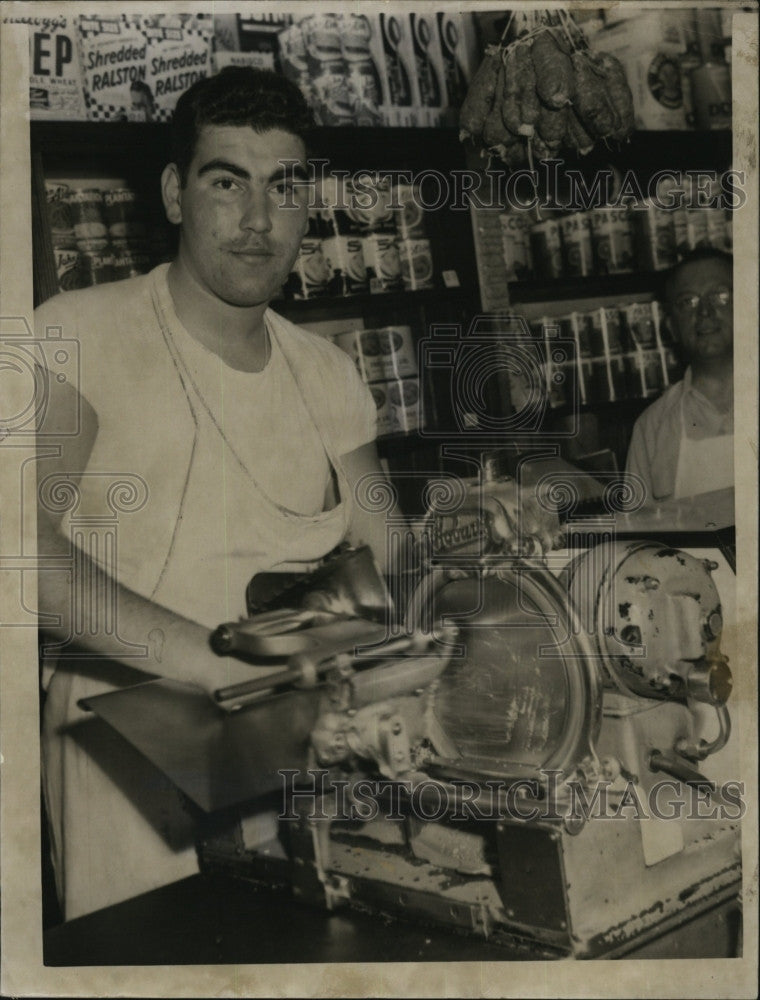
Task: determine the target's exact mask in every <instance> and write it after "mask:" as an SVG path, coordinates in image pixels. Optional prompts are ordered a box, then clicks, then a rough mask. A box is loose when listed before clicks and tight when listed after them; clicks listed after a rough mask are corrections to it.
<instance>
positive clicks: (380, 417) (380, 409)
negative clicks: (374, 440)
mask: <svg viewBox="0 0 760 1000" xmlns="http://www.w3.org/2000/svg"><path fill="white" fill-rule="evenodd" d="M369 391H370V392H371V393H372V398H373V399H374V401H375V406H376V407H377V436H378V437H382V436H383V435H384V434H389V433H390V430H391V405H390V400H389V399H388V387H387V384H386V383H385V382H376V383H375V384H374V385H371V386H370V387H369Z"/></svg>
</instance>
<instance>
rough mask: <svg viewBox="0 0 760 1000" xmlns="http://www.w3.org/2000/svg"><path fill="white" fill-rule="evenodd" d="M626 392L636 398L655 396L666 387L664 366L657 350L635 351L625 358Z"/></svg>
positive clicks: (660, 354)
mask: <svg viewBox="0 0 760 1000" xmlns="http://www.w3.org/2000/svg"><path fill="white" fill-rule="evenodd" d="M625 362H626V369H627V373H628V391H629V392H630V394H631V395H632V396H634V397H636V398H639V399H643V398H646V397H648V396H656V395H657V394H658V393H660V392H661V391H662V390H663V389H664V388H665V386H666V385H667V381H666V375H665V366H664V363H663V357H662V353H661V351H660V350H659V349H655V350H647V351H641V350H639V351H635V352H634V353H632V354H627V355H626V357H625Z"/></svg>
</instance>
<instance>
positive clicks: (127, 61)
mask: <svg viewBox="0 0 760 1000" xmlns="http://www.w3.org/2000/svg"><path fill="white" fill-rule="evenodd" d="M78 27H79V39H80V47H81V52H82V73H83V77H84V81H83V82H84V98H85V104H86V106H87V117H88V118H89V119H90V121H111V120H114V119H115V120H122V121H146V120H147V118H148V115H147V112H146V109H145V104H146V103H148V102H146V100H145V97H146V94H145V89H146V82H145V78H146V76H147V68H146V64H145V54H146V49H147V42H146V39H145V36H144V35H143V33H142V32H141V31H140V22H139V19H138V18H137V17H136V16H134V15H127V14H116V13H114V14H81V15H80V17H79V25H78Z"/></svg>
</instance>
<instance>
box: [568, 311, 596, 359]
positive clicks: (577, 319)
mask: <svg viewBox="0 0 760 1000" xmlns="http://www.w3.org/2000/svg"><path fill="white" fill-rule="evenodd" d="M560 330H561V331H562V335H563V336H569V337H572V338H573V340H574V341H575V345H576V351H577V355H578V357H579V358H590V357H593V355H594V329H593V324H592V322H591V313H578V312H576V313H571V314H570V316H569V317H568V329H567V332H565V329H564V327H563V326H562V323H560Z"/></svg>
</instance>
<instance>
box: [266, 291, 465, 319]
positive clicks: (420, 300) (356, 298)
mask: <svg viewBox="0 0 760 1000" xmlns="http://www.w3.org/2000/svg"><path fill="white" fill-rule="evenodd" d="M472 295H473V291H472V289H469V288H463V287H460V288H424V289H419V290H417V291H411V290H410V291H397V292H377V293H375V294H370V293H366V294H361V295H343V296H340V297H334V296H320V297H319V298H314V299H275V300H273V302H272V308H273V309H274V310H275V312H280V313H283V315H293V316H298V317H302V318H305V317H306V316H313V315H316V314H321V313H328V314H329V315H330V316H336V317H338V316H353V315H359V316H361V315H364V314H365V313H371V312H379V311H394V312H395V311H403V312H406V311H412V310H415V311H416V310H418V309H419V308H420V307H423V306H429V305H438V304H441V303H447V302H448V303H452V304H458V303H461V302H462V301H466V300H469V299H471V298H472Z"/></svg>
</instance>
